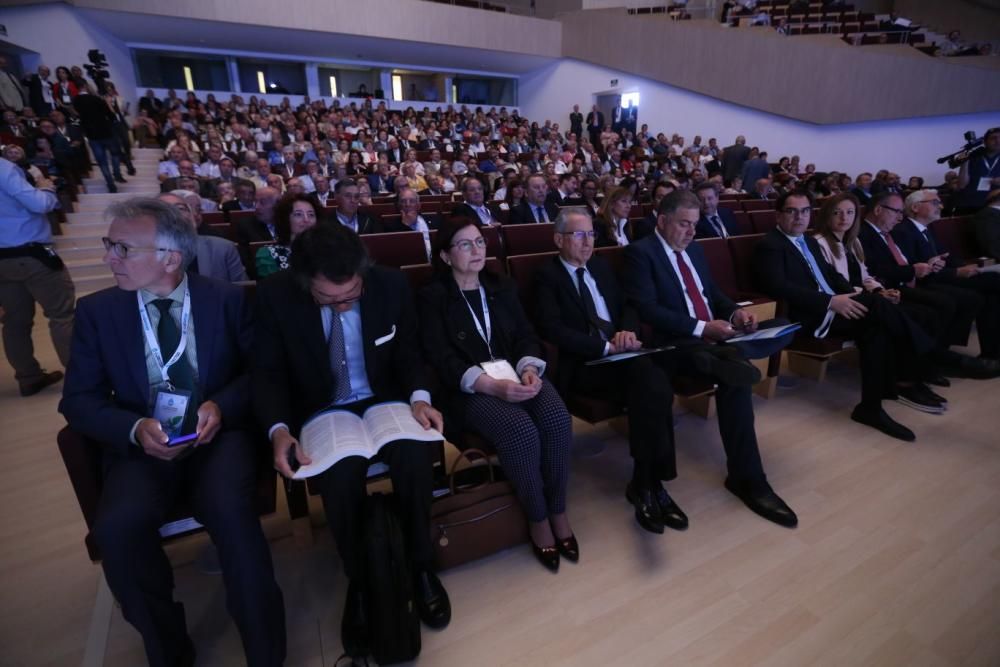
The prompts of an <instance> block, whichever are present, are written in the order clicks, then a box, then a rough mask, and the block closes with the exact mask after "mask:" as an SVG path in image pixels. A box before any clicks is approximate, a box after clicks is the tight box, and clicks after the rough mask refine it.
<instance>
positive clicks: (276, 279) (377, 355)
mask: <svg viewBox="0 0 1000 667" xmlns="http://www.w3.org/2000/svg"><path fill="white" fill-rule="evenodd" d="M360 304H361V329H362V332H363V333H362V335H363V337H364V346H365V371H366V373H367V375H368V382H369V384H370V385H371V388H372V391H373V392H374V394H375V399H376V400H378V401H405V402H408V401H409V400H410V395H411V394H412V393H413V392H414V391H416V390H418V389H428V385H427V382H426V381H425V380H426V378H425V375H424V362H423V360H422V359H421V357H420V349H419V343H418V341H417V321H416V314H415V312H414V310H413V299H412V295H411V293H410V288H409V285H408V284H407V282H406V279H405V278H404V277H403V274H402V273H400V272H399V271H397V270H395V269H387V268H384V267H380V266H375V267H372V268H371V269H370V270H369V271H368V274H367V275H366V276H365V287H364V295H363V296H362V297H361V302H360ZM255 325H256V335H255V337H254V344H253V351H254V357H253V358H254V369H253V374H252V379H251V382H252V393H253V407H254V412H255V415H256V417H257V421H258V423H259V424H260V425H261V426H262V427H263V428H265V429H267V428H270V427H271V426H273V425H274V424H276V423H278V422H284V423H285V424H288V426H289V428H290V429H291V432H292V433H298V431H299V429H300V428H301V427H302V424H303V422H305V420H306V419H308V418H309V417H310V416H311V415H313V414H315V413H316V412H318V411H320V410H322V409H323V408H325V407H327V406H328V405H329V404H330V400H331V397H332V396H333V388H334V375H333V369H332V368H331V367H330V364H329V363H328V362H326V360H327V359H329V352H328V346H327V341H326V339H325V338H324V336H323V320H322V318H321V316H320V307H319V306H317V305H316V304H315V303H314V302H313V299H312V296H311V295H310V294H309V292H308V291H306V290H304V289H302V288H301V287H300V286H299V285H298V284H297V283H296V282H295V277H294V276H293V275H292V272H291V271H281V272H279V273H276V274H274V275H272V276H269V277H268V278H267V280H262V281H261V282H259V283H258V284H257V311H256V322H255ZM386 336H391V337H390V338H388V340H385V341H384V342H382V343H380V344H379V345H376V344H375V342H376V340H382V339H384V338H385V337H386ZM324 362H326V363H324Z"/></svg>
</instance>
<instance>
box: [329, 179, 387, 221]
mask: <svg viewBox="0 0 1000 667" xmlns="http://www.w3.org/2000/svg"><path fill="white" fill-rule="evenodd" d="M359 185H360V181H355V180H354V179H353V178H345V179H342V180H339V181H337V185H336V187H335V188H334V199H335V200H336V202H337V214H336V217H335V221H336V222H338V223H339V224H341V225H343V226H344V227H347V228H348V229H350V230H351V231H353V232H355V233H357V234H378V233H381V232H382V221H381V220H379V219H378V218H376V217H374V216H372V215H370V214H368V213H364V212H362V211H359V210H358V206H359V205H360V204H361V194H360V191H359Z"/></svg>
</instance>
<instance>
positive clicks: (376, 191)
mask: <svg viewBox="0 0 1000 667" xmlns="http://www.w3.org/2000/svg"><path fill="white" fill-rule="evenodd" d="M366 178H367V179H368V187H369V188H371V191H372V194H373V195H380V194H386V193H388V192H394V191H395V190H394V188H393V187H392V183H393V181H395V180H396V177H395V176H390V175H389V163H388V162H381V163H379V165H378V171H377V172H375V173H374V174H368V176H366Z"/></svg>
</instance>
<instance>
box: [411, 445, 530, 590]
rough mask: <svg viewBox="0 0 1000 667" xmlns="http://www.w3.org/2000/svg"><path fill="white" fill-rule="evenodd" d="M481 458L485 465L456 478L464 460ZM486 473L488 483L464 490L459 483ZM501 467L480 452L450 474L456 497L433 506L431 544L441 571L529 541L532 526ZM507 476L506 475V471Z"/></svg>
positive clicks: (474, 452) (472, 451)
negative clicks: (498, 472)
mask: <svg viewBox="0 0 1000 667" xmlns="http://www.w3.org/2000/svg"><path fill="white" fill-rule="evenodd" d="M473 456H478V457H480V458H483V459H485V460H486V461H487V465H485V466H477V467H476V468H471V469H466V470H463V471H461V472H460V473H456V470H455V469H456V467H457V466H458V463H459V462H460V461H463V460H465V461H470V460H471V459H472V458H473ZM482 468H485V469H486V471H487V473H488V481H485V482H480V483H478V484H471V485H468V486H462V485H460V484H457V483H456V482H457V481H458V478H459V477H461V476H467V475H468V474H470V473H473V472H476V473H478V472H479V471H480V470H481V469H482ZM496 468H498V466H496V465H494V464H493V463H491V462H490V461H489V457H488V456H487V455H486V454H485V453H484V452H482V451H480V450H478V449H468V450H466V451H464V452H462V453H461V454H460V455H459V457H458V458H457V459H456V460H455V462H454V463H452V466H451V471H450V472H449V474H448V488H449V490H450V493H449V494H448V495H446V496H443V497H442V498H440V499H438V500H436V501H435V502H434V504H433V505H432V506H431V544H433V545H434V563H435V565H436V567H437V569H438V570H446V569H448V568H449V567H455V566H456V565H461V564H462V563H468V562H469V561H473V560H476V559H478V558H482V557H484V556H488V555H490V554H492V553H496V552H497V551H501V550H503V549H507V548H509V547H512V546H516V545H518V544H523V543H525V542H527V541H528V521H527V519H526V518H525V516H524V510H522V509H521V504H520V503H519V502H518V500H517V496H516V495H515V493H514V487H512V486H511V484H510V482H508V481H506V480H503V479H500V480H498V479H497V471H496ZM500 474H501V475H502V471H500Z"/></svg>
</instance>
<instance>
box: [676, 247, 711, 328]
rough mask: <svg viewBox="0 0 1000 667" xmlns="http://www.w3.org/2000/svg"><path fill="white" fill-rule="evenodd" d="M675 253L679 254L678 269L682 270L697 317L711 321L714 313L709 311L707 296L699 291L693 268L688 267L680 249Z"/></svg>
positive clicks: (703, 320) (686, 289)
mask: <svg viewBox="0 0 1000 667" xmlns="http://www.w3.org/2000/svg"><path fill="white" fill-rule="evenodd" d="M674 254H675V255H677V269H678V270H679V271H680V272H681V280H682V281H684V289H685V291H687V295H688V298H689V299H691V304H692V305H693V306H694V314H695V317H697V318H698V319H699V320H701V321H702V322H711V321H712V315H711V313H709V312H708V304H707V303H705V297H704V296H702V294H701V292H699V291H698V284H697V283H696V282H695V281H694V276H693V275H691V269H689V268H688V265H687V262H685V261H684V256H683V255H681V253H680V251H679V250H674Z"/></svg>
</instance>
